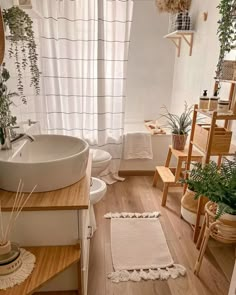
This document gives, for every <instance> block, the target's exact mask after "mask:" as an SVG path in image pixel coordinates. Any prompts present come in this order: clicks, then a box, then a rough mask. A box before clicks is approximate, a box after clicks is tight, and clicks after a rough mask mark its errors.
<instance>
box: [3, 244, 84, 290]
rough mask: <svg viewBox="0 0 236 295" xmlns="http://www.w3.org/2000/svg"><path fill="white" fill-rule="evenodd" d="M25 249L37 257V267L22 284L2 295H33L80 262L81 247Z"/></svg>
mask: <svg viewBox="0 0 236 295" xmlns="http://www.w3.org/2000/svg"><path fill="white" fill-rule="evenodd" d="M25 249H26V250H28V251H30V252H31V253H33V254H34V255H35V256H36V265H35V268H34V270H33V272H32V274H31V275H30V276H29V277H28V278H27V279H26V280H25V281H24V282H23V283H22V284H20V285H16V286H15V287H13V288H9V289H7V290H5V291H3V290H2V291H0V295H16V294H19V295H31V294H33V293H34V292H35V291H36V290H38V289H39V288H40V287H41V286H43V285H44V284H45V283H46V282H48V281H49V280H51V279H53V278H54V277H55V276H56V275H57V274H59V273H61V272H62V271H64V270H65V269H67V268H68V267H70V266H71V265H72V264H74V263H76V262H79V261H80V247H79V245H73V246H44V247H26V248H25ZM79 287H80V286H79Z"/></svg>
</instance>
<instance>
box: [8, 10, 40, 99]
mask: <svg viewBox="0 0 236 295" xmlns="http://www.w3.org/2000/svg"><path fill="white" fill-rule="evenodd" d="M3 19H4V23H5V26H6V27H7V28H8V29H9V33H10V35H9V36H7V39H8V40H9V41H10V47H9V57H10V58H12V57H14V58H15V65H16V72H17V78H18V81H17V89H18V92H19V94H20V96H21V98H22V101H23V103H26V102H27V101H26V97H25V95H24V85H23V71H24V70H25V69H26V67H27V66H29V70H30V73H31V81H30V86H31V87H34V89H35V92H36V95H38V94H39V92H40V87H39V83H40V76H39V68H38V54H37V50H36V49H37V46H36V43H35V39H34V31H33V21H32V20H31V18H30V17H29V15H28V14H27V13H26V12H25V11H23V10H22V9H20V8H19V7H18V6H13V7H11V8H9V9H4V10H3Z"/></svg>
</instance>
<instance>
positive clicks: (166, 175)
mask: <svg viewBox="0 0 236 295" xmlns="http://www.w3.org/2000/svg"><path fill="white" fill-rule="evenodd" d="M172 155H173V156H174V157H175V158H176V159H177V166H176V168H173V167H172V168H171V167H169V165H170V160H171V157H172ZM187 157H188V149H184V150H183V151H179V150H175V149H173V148H172V146H171V145H170V146H169V150H168V154H167V158H166V162H165V166H156V170H155V174H154V178H153V186H156V184H157V180H158V177H160V178H161V180H162V181H163V183H164V189H163V195H162V202H161V205H162V206H165V205H166V200H167V194H168V187H169V186H181V184H179V183H178V181H179V179H180V175H181V171H182V170H183V163H184V164H185V163H186V160H187ZM191 161H195V162H202V155H201V154H200V153H199V152H197V151H193V153H192V157H191ZM171 170H175V174H173V173H172V171H171Z"/></svg>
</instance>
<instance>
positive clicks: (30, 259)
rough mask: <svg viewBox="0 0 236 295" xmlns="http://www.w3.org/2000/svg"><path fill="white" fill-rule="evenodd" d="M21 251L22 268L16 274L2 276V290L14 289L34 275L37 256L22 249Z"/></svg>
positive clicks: (0, 284)
mask: <svg viewBox="0 0 236 295" xmlns="http://www.w3.org/2000/svg"><path fill="white" fill-rule="evenodd" d="M20 251H21V253H20V255H21V260H22V265H21V267H20V268H19V269H17V270H16V271H15V272H14V273H11V274H9V275H2V276H0V290H6V289H7V288H12V287H14V286H15V285H19V284H21V283H23V282H24V281H25V280H26V279H27V278H28V276H29V275H30V274H31V273H32V271H33V269H34V266H35V256H34V255H33V254H32V253H30V252H29V251H26V250H25V249H23V248H21V249H20Z"/></svg>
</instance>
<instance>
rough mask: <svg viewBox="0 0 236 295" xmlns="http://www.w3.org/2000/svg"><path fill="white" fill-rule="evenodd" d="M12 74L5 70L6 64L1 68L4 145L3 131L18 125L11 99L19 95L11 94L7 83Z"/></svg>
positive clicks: (0, 132) (0, 128)
mask: <svg viewBox="0 0 236 295" xmlns="http://www.w3.org/2000/svg"><path fill="white" fill-rule="evenodd" d="M9 78H10V74H9V72H8V70H7V69H6V68H5V64H3V65H2V67H1V73H0V142H1V144H3V143H4V142H3V140H4V137H3V129H4V128H7V127H10V126H13V125H15V124H16V117H15V116H12V114H11V110H10V106H11V104H12V101H11V98H12V97H13V96H16V95H17V93H15V92H9V91H8V89H7V85H6V82H7V81H8V80H9Z"/></svg>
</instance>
